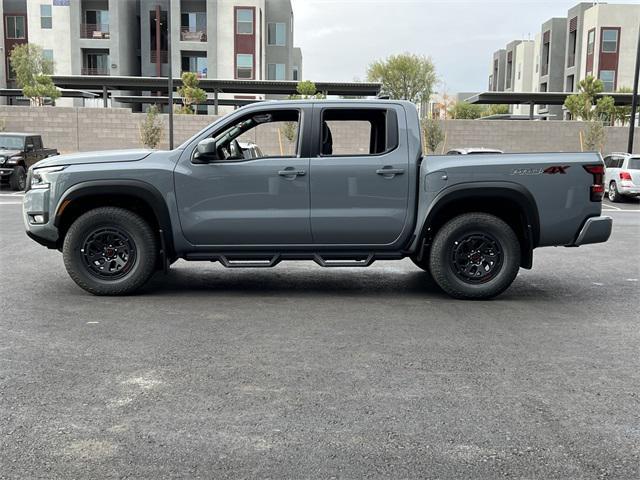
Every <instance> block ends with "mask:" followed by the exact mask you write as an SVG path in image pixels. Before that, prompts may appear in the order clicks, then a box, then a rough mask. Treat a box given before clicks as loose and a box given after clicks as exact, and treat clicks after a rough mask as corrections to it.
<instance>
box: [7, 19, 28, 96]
mask: <svg viewBox="0 0 640 480" xmlns="http://www.w3.org/2000/svg"><path fill="white" fill-rule="evenodd" d="M7 17H22V18H23V19H24V38H7V37H8V36H9V32H8V31H7ZM2 21H3V22H4V37H5V38H4V51H5V54H6V59H7V64H6V65H5V80H6V81H7V84H8V83H9V55H10V54H11V50H13V47H15V46H16V45H22V44H25V43H27V42H28V41H29V30H28V26H27V13H26V12H5V14H4V18H3V19H2Z"/></svg>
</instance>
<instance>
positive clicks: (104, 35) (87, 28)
mask: <svg viewBox="0 0 640 480" xmlns="http://www.w3.org/2000/svg"><path fill="white" fill-rule="evenodd" d="M80 37H81V38H94V39H108V38H110V37H109V24H108V23H102V24H92V23H83V24H81V25H80Z"/></svg>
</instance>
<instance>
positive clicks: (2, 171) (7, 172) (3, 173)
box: [0, 167, 13, 177]
mask: <svg viewBox="0 0 640 480" xmlns="http://www.w3.org/2000/svg"><path fill="white" fill-rule="evenodd" d="M12 174H13V168H6V167H3V168H0V177H9V176H11V175H12Z"/></svg>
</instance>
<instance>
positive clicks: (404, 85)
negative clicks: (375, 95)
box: [367, 53, 437, 104]
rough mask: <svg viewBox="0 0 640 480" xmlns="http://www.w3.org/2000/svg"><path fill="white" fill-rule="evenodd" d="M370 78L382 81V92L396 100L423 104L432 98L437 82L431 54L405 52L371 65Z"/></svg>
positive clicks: (368, 76)
mask: <svg viewBox="0 0 640 480" xmlns="http://www.w3.org/2000/svg"><path fill="white" fill-rule="evenodd" d="M367 78H368V80H369V81H370V82H380V83H382V92H381V93H383V94H385V95H389V97H390V98H392V99H394V100H409V101H411V102H413V103H416V104H419V103H422V102H427V101H429V98H430V97H431V94H432V93H433V87H434V85H435V83H436V81H437V76H436V69H435V66H434V65H433V62H432V61H431V59H430V58H429V57H425V56H422V55H414V54H410V53H402V54H399V55H391V56H390V57H388V58H386V59H385V60H378V61H375V62H373V63H372V64H370V65H369V68H368V70H367Z"/></svg>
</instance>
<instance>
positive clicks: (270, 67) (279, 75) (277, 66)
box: [267, 63, 285, 80]
mask: <svg viewBox="0 0 640 480" xmlns="http://www.w3.org/2000/svg"><path fill="white" fill-rule="evenodd" d="M284 79H285V65H284V63H269V64H267V80H284Z"/></svg>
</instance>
